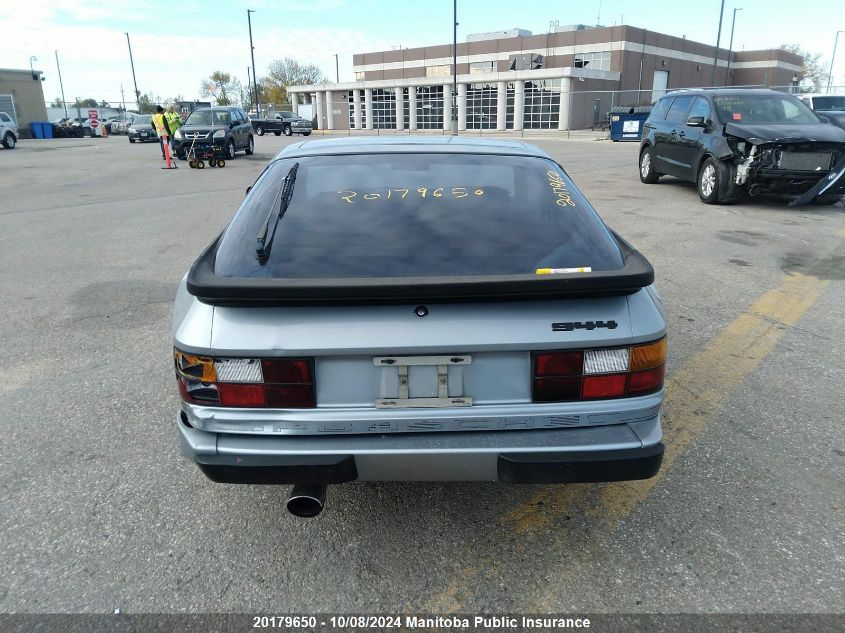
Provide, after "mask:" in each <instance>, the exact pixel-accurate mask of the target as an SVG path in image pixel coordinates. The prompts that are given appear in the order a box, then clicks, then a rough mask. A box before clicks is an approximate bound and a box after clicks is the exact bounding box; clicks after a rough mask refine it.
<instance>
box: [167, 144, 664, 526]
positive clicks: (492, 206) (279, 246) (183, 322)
mask: <svg viewBox="0 0 845 633" xmlns="http://www.w3.org/2000/svg"><path fill="white" fill-rule="evenodd" d="M653 279H654V271H653V269H652V267H651V265H650V264H649V262H648V261H647V260H646V259H645V258H644V257H643V256H642V255H641V254H640V253H638V252H637V251H636V250H635V249H634V248H633V247H632V246H631V245H630V244H628V242H626V241H625V240H624V239H622V238H621V237H620V236H619V235H617V234H616V233H614V232H613V231H612V230H611V229H609V228H608V227H607V226H606V225H605V223H604V222H603V221H602V220H601V218H600V217H599V216H598V214H597V213H596V212H595V210H594V209H593V208H592V206H590V204H589V202H588V201H587V200H586V199H585V198H584V196H583V195H582V194H581V193H580V191H578V189H577V187H576V186H575V184H574V183H573V181H572V180H571V179H570V178H569V176H568V175H567V174H566V172H565V171H564V170H563V168H562V167H561V166H560V165H559V164H557V163H556V162H555V161H554V160H553V159H552V158H551V157H549V156H548V155H547V154H546V153H545V152H543V151H542V150H540V149H539V148H537V147H534V146H531V145H526V144H523V143H520V142H511V141H493V140H473V139H463V138H453V137H446V138H419V139H413V138H412V139H408V138H381V139H376V138H361V139H338V140H326V141H317V142H313V143H299V144H294V145H291V146H289V147H287V148H286V149H284V150H283V151H282V152H281V153H280V154H278V155H277V156H276V157H275V158H274V159H273V160H272V161H271V162H270V164H269V165H268V166H267V167H266V168H265V170H264V171H263V173H262V174H261V175H260V176H259V178H258V180H257V181H256V183H255V184H254V185H253V186H252V187H251V189H250V190H249V192H248V194H247V196H246V198H245V200H244V201H243V203H242V204H241V206H240V209H239V210H238V211H237V212H236V213H235V215H234V218H233V219H232V220H231V222H230V223H229V224H228V226H227V227H226V229H225V230H224V231H223V233H222V234H221V235H220V236H219V237H218V238H217V239H216V240H214V242H213V243H212V244H211V245H210V246H209V247H208V248H207V249H206V250H205V251H204V252H203V254H202V255H200V257H199V259H197V261H196V262H195V263H194V264H193V266H192V267H191V269H190V271H189V273H188V274H187V275H186V277H185V279H183V281H182V283H181V285H180V286H179V288H178V291H177V297H176V303H175V308H174V317H173V330H172V332H173V344H174V361H175V373H176V376H175V378H176V383H177V386H178V390H179V394H180V396H181V406H180V407H179V411H178V413H177V415H176V426H177V428H178V432H179V435H180V438H181V446H182V452H183V454H184V455H185V456H186V457H188V458H189V459H190V460H191V461H193V462H195V463H196V464H197V465H198V466H199V468H200V469H201V470H202V471H203V472H204V473H205V474H206V475H207V476H208V477H209V478H211V479H212V480H214V481H217V482H226V483H270V484H285V483H287V484H294V485H295V487H294V490H293V493H292V495H291V498H290V500H289V503H288V509H289V510H290V511H291V512H293V513H294V514H296V515H298V516H314V515H316V514H318V513H319V512H320V510H321V509H322V507H323V503H324V500H325V490H326V486H327V485H328V484H339V483H343V482H348V481H352V480H387V481H407V480H423V481H453V480H458V481H503V482H510V483H561V482H587V481H616V480H625V479H642V478H648V477H651V476H653V475H654V474H655V473H656V472H657V470H658V469H659V466H660V463H661V459H662V455H663V444H662V442H661V439H662V434H661V429H660V414H659V411H660V405H661V402H662V400H663V376H664V361H665V356H666V338H665V336H666V320H665V316H664V312H663V307H662V304H661V301H660V298H659V295H658V294H657V291H656V290H655V289H654V287H653V285H652V283H653Z"/></svg>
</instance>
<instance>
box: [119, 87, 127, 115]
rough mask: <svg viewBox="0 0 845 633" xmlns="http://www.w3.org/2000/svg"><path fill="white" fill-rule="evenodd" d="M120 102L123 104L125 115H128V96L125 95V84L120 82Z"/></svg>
mask: <svg viewBox="0 0 845 633" xmlns="http://www.w3.org/2000/svg"><path fill="white" fill-rule="evenodd" d="M120 102H121V103H122V104H123V116H126V97H125V96H124V95H123V84H120Z"/></svg>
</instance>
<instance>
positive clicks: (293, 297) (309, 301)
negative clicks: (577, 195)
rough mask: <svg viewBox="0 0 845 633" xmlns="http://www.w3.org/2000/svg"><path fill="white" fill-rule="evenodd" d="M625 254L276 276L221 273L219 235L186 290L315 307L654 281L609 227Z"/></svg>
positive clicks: (509, 295)
mask: <svg viewBox="0 0 845 633" xmlns="http://www.w3.org/2000/svg"><path fill="white" fill-rule="evenodd" d="M611 233H612V234H613V237H614V238H615V239H616V242H617V244H618V245H619V250H620V251H621V253H622V259H623V267H622V268H621V269H619V270H607V271H594V272H589V273H572V274H562V275H531V274H526V275H486V276H466V277H397V278H384V279H382V278H349V279H346V278H342V279H278V278H264V277H261V278H244V277H219V276H217V275H215V274H214V262H215V257H216V255H217V246H218V244H219V242H220V238H221V236H222V234H221V235H219V236H218V237H217V239H215V240H214V242H212V243H211V244H210V245H209V246H208V247H207V248H206V249H205V250H204V251H203V253H202V254H201V255H200V256H199V258H198V259H197V260H196V261H195V262H194V264H193V265H192V266H191V270H190V271H189V272H188V279H187V288H188V292H189V293H190V294H192V295H194V296H195V297H197V299H199V300H200V301H202V302H203V303H208V304H212V305H221V306H315V305H366V304H407V303H467V302H480V301H537V300H545V299H566V298H573V297H588V296H593V297H595V296H608V295H627V294H633V293H635V292H637V291H638V290H640V289H641V288H644V287H645V286H649V285H651V284H652V283H654V269H653V268H652V266H651V264H650V263H649V261H648V260H647V259H646V258H645V257H644V256H643V255H642V254H640V253H639V251H637V250H635V249H634V247H633V246H631V245H630V244H629V243H628V242H626V241H625V240H624V239H622V238H621V237H620V236H619V235H618V234H617V233H615V232H613V231H611Z"/></svg>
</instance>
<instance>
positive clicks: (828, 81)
mask: <svg viewBox="0 0 845 633" xmlns="http://www.w3.org/2000/svg"><path fill="white" fill-rule="evenodd" d="M840 33H845V31H836V37H835V38H834V40H833V55H831V57H830V70H829V71H828V73H827V92H830V80H831V78H832V77H833V64H834V63H835V62H836V45H837V44H838V43H839V34H840Z"/></svg>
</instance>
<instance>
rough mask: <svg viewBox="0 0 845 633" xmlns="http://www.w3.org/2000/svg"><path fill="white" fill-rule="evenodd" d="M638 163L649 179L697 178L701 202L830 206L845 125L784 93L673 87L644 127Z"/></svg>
mask: <svg viewBox="0 0 845 633" xmlns="http://www.w3.org/2000/svg"><path fill="white" fill-rule="evenodd" d="M639 168H640V180H642V182H644V183H647V184H654V183H656V182H657V181H658V179H659V178H660V176H663V175H668V176H675V177H676V178H680V179H682V180H689V181H691V182H695V183H697V185H698V187H697V188H698V195H699V197H700V198H701V201H702V202H704V203H705V204H726V203H731V202H738V201H740V200H742V199H743V198H745V197H746V196H757V195H764V194H779V195H791V196H796V199H795V200H793V201H792V203H791V204H792V205H799V204H809V203H810V202H814V201H815V202H818V203H820V204H833V203H835V202H837V201H838V200H839V199H840V198H842V196H843V194H845V178H843V177H842V176H843V174H845V130H843V129H840V128H838V127H836V126H834V125H831V124H830V123H826V122H825V121H823V120H822V119H820V118H819V117H818V116H817V115H816V113H814V112H813V111H812V110H811V109H810V108H808V107H807V106H806V104H804V103H802V102H801V101H800V100H799V99H797V98H795V97H794V96H792V95H788V94H784V93H782V92H775V91H773V90H763V89H729V88H725V89H716V90H677V91H674V92H671V93H669V94H667V95H665V96H664V97H662V98H661V99H660V100H659V101H658V102H657V103H656V104H655V106H654V109H653V110H652V112H651V115H650V116H649V117H648V120H646V122H645V123H644V125H643V140H642V144H641V146H640V158H639Z"/></svg>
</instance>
